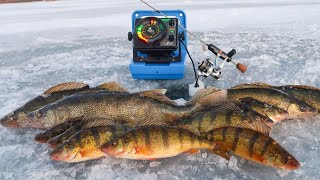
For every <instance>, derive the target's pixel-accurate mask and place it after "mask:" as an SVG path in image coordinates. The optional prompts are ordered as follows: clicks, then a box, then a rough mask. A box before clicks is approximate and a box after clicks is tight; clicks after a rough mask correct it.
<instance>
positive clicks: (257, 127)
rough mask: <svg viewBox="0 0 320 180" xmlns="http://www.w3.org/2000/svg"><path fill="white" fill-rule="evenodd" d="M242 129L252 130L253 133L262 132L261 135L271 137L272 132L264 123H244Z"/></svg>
mask: <svg viewBox="0 0 320 180" xmlns="http://www.w3.org/2000/svg"><path fill="white" fill-rule="evenodd" d="M242 127H243V128H246V129H251V130H253V131H257V132H260V133H262V134H264V135H267V136H269V133H270V131H271V128H270V127H269V126H267V125H266V124H265V123H264V122H262V121H254V122H252V123H248V122H244V123H243V124H242Z"/></svg>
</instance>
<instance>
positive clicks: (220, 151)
mask: <svg viewBox="0 0 320 180" xmlns="http://www.w3.org/2000/svg"><path fill="white" fill-rule="evenodd" d="M231 148H232V145H231V144H230V143H225V142H222V141H214V147H213V149H209V152H211V153H214V154H216V155H219V156H221V157H223V158H225V159H227V160H230V158H231Z"/></svg>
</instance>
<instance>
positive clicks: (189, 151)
mask: <svg viewBox="0 0 320 180" xmlns="http://www.w3.org/2000/svg"><path fill="white" fill-rule="evenodd" d="M199 152H200V150H199V149H189V150H188V151H185V152H184V153H186V154H198V153H199Z"/></svg>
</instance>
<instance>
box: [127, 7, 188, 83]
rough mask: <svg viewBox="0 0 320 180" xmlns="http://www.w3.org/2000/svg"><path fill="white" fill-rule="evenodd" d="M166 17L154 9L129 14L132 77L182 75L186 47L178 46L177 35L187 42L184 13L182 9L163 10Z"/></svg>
mask: <svg viewBox="0 0 320 180" xmlns="http://www.w3.org/2000/svg"><path fill="white" fill-rule="evenodd" d="M162 12H164V13H165V14H166V17H164V16H161V15H159V14H158V13H157V12H154V11H147V10H140V11H135V12H134V13H133V14H132V32H129V33H128V39H129V40H130V41H133V58H132V61H131V63H130V66H129V68H130V71H131V74H132V77H133V78H134V79H181V78H183V76H184V70H185V56H186V50H185V49H182V48H181V42H180V41H179V39H180V38H182V39H183V41H184V43H185V44H187V38H186V37H185V33H184V31H183V30H182V29H181V28H179V24H180V25H182V26H184V27H186V16H185V13H184V12H183V11H181V10H172V11H168V10H166V11H162Z"/></svg>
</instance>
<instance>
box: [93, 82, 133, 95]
mask: <svg viewBox="0 0 320 180" xmlns="http://www.w3.org/2000/svg"><path fill="white" fill-rule="evenodd" d="M96 89H101V90H108V91H114V92H128V90H127V89H126V88H123V87H122V86H121V84H119V83H118V82H115V81H111V82H106V83H103V84H100V85H99V86H97V87H96Z"/></svg>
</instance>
